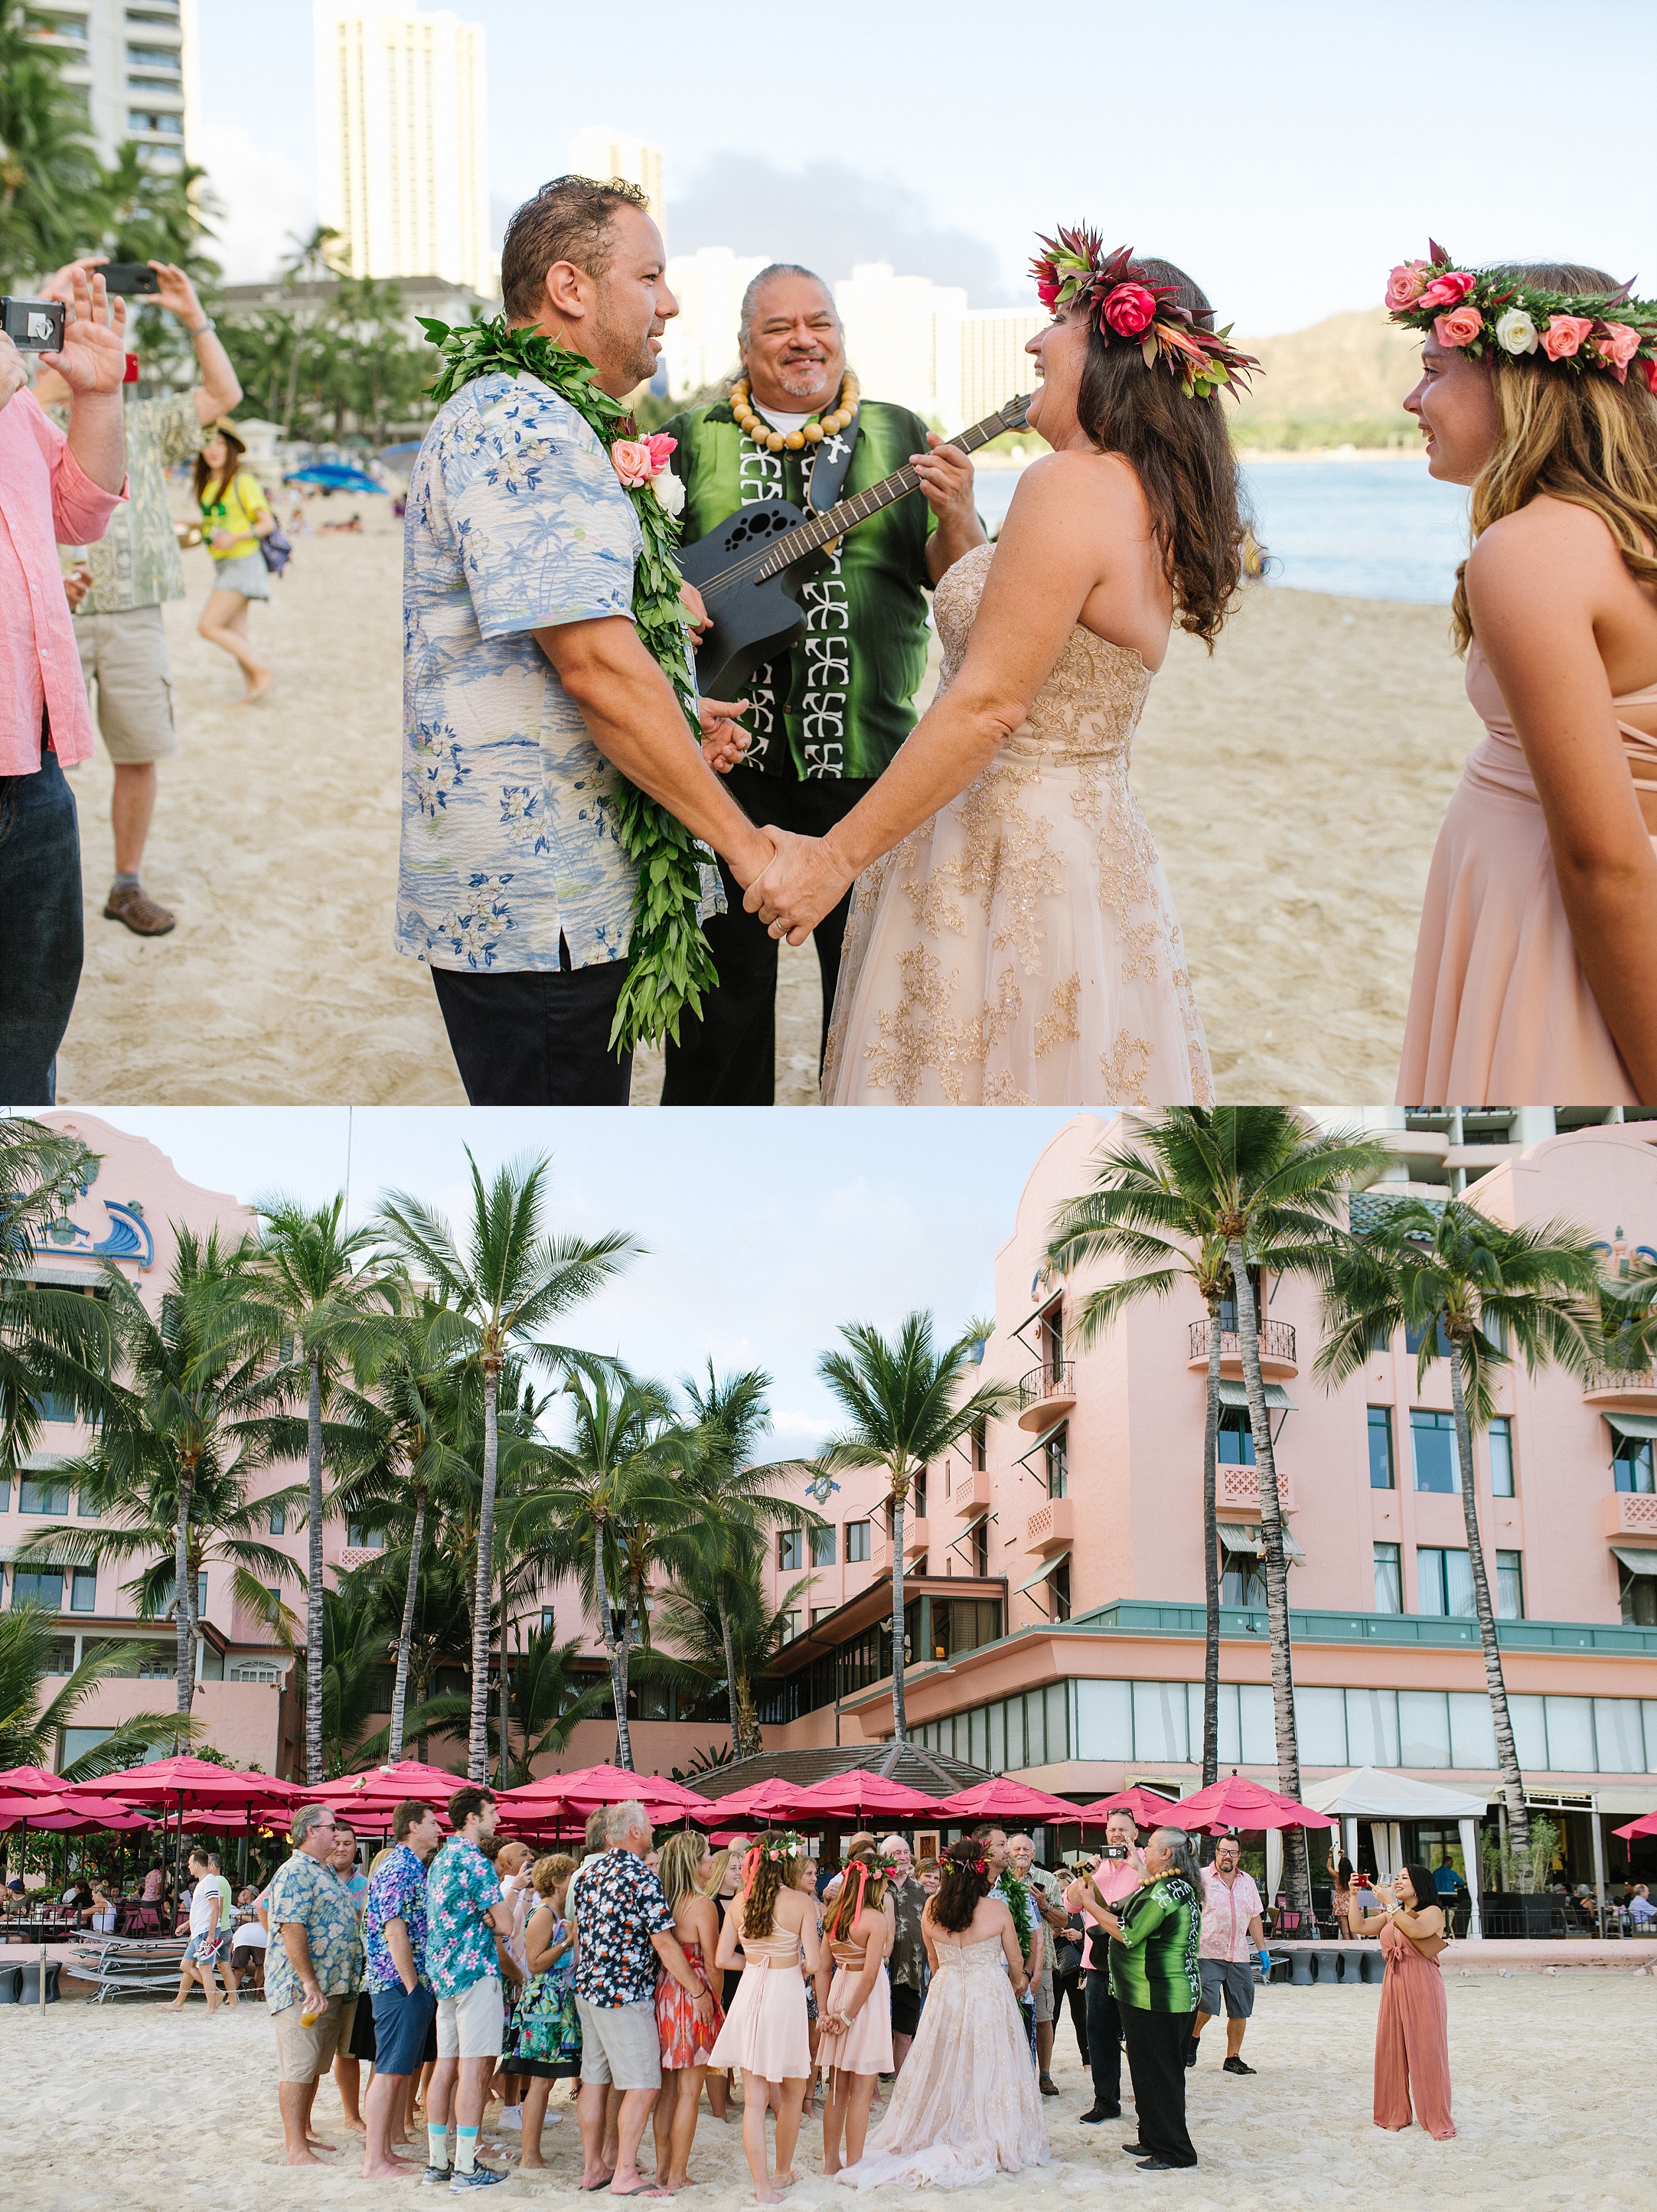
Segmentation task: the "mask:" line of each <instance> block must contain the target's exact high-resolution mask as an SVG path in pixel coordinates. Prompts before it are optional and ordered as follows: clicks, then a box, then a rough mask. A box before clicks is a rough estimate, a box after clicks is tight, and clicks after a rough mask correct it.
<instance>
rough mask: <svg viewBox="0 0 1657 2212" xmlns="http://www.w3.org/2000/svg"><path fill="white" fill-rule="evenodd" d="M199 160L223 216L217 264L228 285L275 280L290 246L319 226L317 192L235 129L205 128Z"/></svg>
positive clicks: (208, 125)
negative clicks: (267, 278)
mask: <svg viewBox="0 0 1657 2212" xmlns="http://www.w3.org/2000/svg"><path fill="white" fill-rule="evenodd" d="M197 159H198V161H200V163H201V165H202V167H204V169H205V170H206V172H207V181H208V185H209V186H210V190H211V191H212V192H213V194H214V196H215V197H216V198H217V200H218V201H219V203H220V204H221V206H222V210H223V212H222V215H221V216H220V217H219V218H218V221H217V222H216V225H215V229H216V239H215V240H214V242H213V245H212V246H211V248H210V251H211V252H212V255H213V258H214V259H215V260H216V261H218V262H219V263H221V264H222V267H223V270H224V280H225V282H226V283H228V284H257V283H261V282H262V281H263V280H264V279H265V278H266V277H268V276H274V275H275V274H276V271H277V265H278V264H279V263H280V262H281V261H282V259H283V256H284V255H285V254H286V253H287V252H288V251H289V240H290V237H291V236H292V234H295V233H297V234H300V235H301V236H303V235H304V234H305V233H307V232H308V231H309V230H310V229H311V228H313V226H314V223H315V222H316V192H315V190H314V186H313V185H311V184H310V183H308V181H307V179H305V178H303V177H302V176H301V174H300V173H299V171H298V170H297V169H295V167H293V165H292V164H291V163H290V162H289V161H287V160H285V159H284V157H283V155H281V154H280V153H278V152H277V150H276V149H274V148H273V147H271V146H269V145H258V144H255V143H254V141H253V136H252V134H251V133H250V132H248V131H244V130H243V129H242V128H241V125H240V124H236V123H205V124H204V125H202V128H201V131H200V134H199V137H198V151H197Z"/></svg>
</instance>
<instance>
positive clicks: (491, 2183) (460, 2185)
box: [448, 2166, 511, 2197]
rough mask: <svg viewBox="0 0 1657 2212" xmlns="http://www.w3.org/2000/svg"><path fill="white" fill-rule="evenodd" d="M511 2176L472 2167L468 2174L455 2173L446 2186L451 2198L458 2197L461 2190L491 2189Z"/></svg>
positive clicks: (484, 2167) (480, 2167) (483, 2167)
mask: <svg viewBox="0 0 1657 2212" xmlns="http://www.w3.org/2000/svg"><path fill="white" fill-rule="evenodd" d="M510 2179H511V2176H510V2175H509V2174H505V2173H496V2172H491V2170H490V2168H489V2167H488V2166H473V2167H472V2171H471V2172H470V2173H457V2174H456V2175H455V2177H454V2180H453V2181H451V2182H450V2184H449V2185H448V2193H449V2195H450V2196H451V2197H458V2196H459V2195H460V2191H462V2190H463V2189H493V2188H494V2187H495V2186H496V2183H498V2182H502V2181H509V2180H510Z"/></svg>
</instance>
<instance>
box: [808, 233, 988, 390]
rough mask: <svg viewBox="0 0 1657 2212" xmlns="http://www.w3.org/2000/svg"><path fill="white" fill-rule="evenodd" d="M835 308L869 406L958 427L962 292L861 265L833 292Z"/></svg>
mask: <svg viewBox="0 0 1657 2212" xmlns="http://www.w3.org/2000/svg"><path fill="white" fill-rule="evenodd" d="M834 304H835V306H836V307H838V309H839V311H840V320H841V322H842V323H843V324H844V325H845V333H846V358H847V360H848V361H849V362H850V365H851V367H852V368H854V369H855V370H856V373H857V380H858V382H859V383H860V384H861V385H862V388H863V390H864V391H865V392H867V393H868V396H869V398H871V399H889V400H892V401H893V402H894V403H895V404H897V405H899V407H912V408H913V409H914V410H915V412H916V413H917V415H919V416H923V417H924V418H925V419H926V420H927V421H928V422H941V423H943V424H944V425H945V426H946V428H952V429H953V428H959V424H960V422H961V419H962V417H961V390H960V386H961V342H960V325H961V319H962V317H963V316H964V315H965V314H966V293H965V292H964V291H962V290H961V289H959V287H958V286H956V285H953V284H935V283H933V282H932V280H931V278H930V277H929V276H899V275H897V273H896V272H895V271H894V270H893V269H892V265H891V264H890V263H889V262H885V261H872V262H862V263H860V264H858V265H857V266H856V267H855V268H854V269H853V270H852V272H851V274H850V276H847V277H843V278H842V279H841V281H840V283H838V284H837V285H836V286H835V288H834Z"/></svg>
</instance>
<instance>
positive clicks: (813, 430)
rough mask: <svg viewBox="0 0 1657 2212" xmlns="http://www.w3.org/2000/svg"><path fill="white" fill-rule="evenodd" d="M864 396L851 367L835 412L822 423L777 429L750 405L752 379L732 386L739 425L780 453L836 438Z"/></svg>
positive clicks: (733, 408) (766, 448) (755, 438)
mask: <svg viewBox="0 0 1657 2212" xmlns="http://www.w3.org/2000/svg"><path fill="white" fill-rule="evenodd" d="M862 396H863V395H862V392H860V391H859V390H858V388H857V380H856V377H855V376H854V375H853V374H852V373H851V371H850V369H848V370H847V371H846V373H845V376H844V379H843V380H842V382H841V385H840V397H839V398H838V400H837V401H836V402H835V407H834V412H833V414H832V415H825V416H823V417H822V419H821V421H820V422H807V424H806V425H805V426H804V428H801V429H799V430H786V431H785V430H773V429H772V428H771V424H770V423H769V422H765V421H764V420H762V418H761V417H760V416H758V415H756V414H755V413H754V411H753V409H752V407H751V406H750V404H748V380H747V378H746V376H742V377H739V378H738V379H737V380H736V382H735V383H734V385H733V386H731V412H732V414H733V415H734V416H735V417H736V427H737V428H738V429H739V430H740V431H742V432H743V434H744V435H746V436H747V437H749V438H752V441H753V442H754V444H755V445H756V446H763V447H765V450H766V451H767V452H768V453H781V452H782V451H783V447H787V448H788V450H789V453H798V452H799V451H800V449H801V447H802V446H815V445H819V444H820V443H821V441H823V440H824V439H825V438H832V437H833V436H835V435H836V434H837V433H838V432H839V431H841V430H844V428H845V427H846V425H847V423H848V422H850V420H851V418H852V416H854V415H855V414H856V412H857V408H858V404H859V403H860V401H861V400H862Z"/></svg>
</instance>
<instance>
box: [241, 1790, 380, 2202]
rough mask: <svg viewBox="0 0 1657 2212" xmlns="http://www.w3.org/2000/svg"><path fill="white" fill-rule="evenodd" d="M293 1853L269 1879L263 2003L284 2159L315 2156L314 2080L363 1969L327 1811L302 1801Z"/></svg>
mask: <svg viewBox="0 0 1657 2212" xmlns="http://www.w3.org/2000/svg"><path fill="white" fill-rule="evenodd" d="M288 1839H289V1842H290V1843H291V1844H292V1845H293V1847H294V1849H293V1856H292V1857H291V1858H289V1859H287V1860H285V1861H284V1862H283V1864H282V1865H281V1866H280V1867H278V1868H277V1875H276V1879H275V1881H272V1882H271V1888H270V1905H269V1914H270V1922H271V1942H270V1948H269V1949H268V1951H267V1952H266V1954H265V2010H266V2011H267V2012H268V2013H269V2015H271V2026H272V2027H274V2028H275V2030H276V2039H277V2084H278V2087H277V2100H278V2102H279V2104H280V2106H281V2109H282V2128H283V2135H284V2136H285V2137H286V2139H287V2148H288V2164H289V2166H315V2165H317V2164H318V2163H319V2161H318V2160H317V2158H316V2156H315V2154H314V2152H313V2151H312V2149H311V2131H310V2130H311V2107H312V2106H313V2105H314V2103H315V2102H316V2085H317V2081H318V2080H319V2079H320V2076H321V2075H324V2074H326V2072H327V2070H328V2069H329V2067H330V2066H332V2063H333V2057H334V2053H335V2051H337V2050H338V2047H339V2045H340V2043H341V2042H342V2041H344V2042H345V2043H349V2042H350V2032H351V2022H352V2020H353V2019H354V2017H355V2015H356V1991H357V1987H358V1984H359V1983H360V1982H361V1980H362V1937H361V1936H359V1935H358V1933H357V1927H356V1912H355V1911H354V1910H353V1908H352V1905H351V1901H350V1896H349V1895H348V1894H347V1893H346V1889H345V1885H344V1882H342V1881H340V1880H339V1879H338V1876H337V1875H335V1874H334V1873H333V1871H332V1869H331V1868H330V1867H329V1865H328V1864H327V1861H328V1858H329V1856H330V1854H331V1853H332V1850H333V1846H334V1820H333V1814H332V1813H330V1812H329V1811H328V1810H327V1808H326V1807H325V1806H322V1805H302V1806H301V1808H300V1809H299V1810H298V1812H297V1813H295V1814H294V1817H293V1820H292V1822H291V1823H290V1824H289V1829H288Z"/></svg>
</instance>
